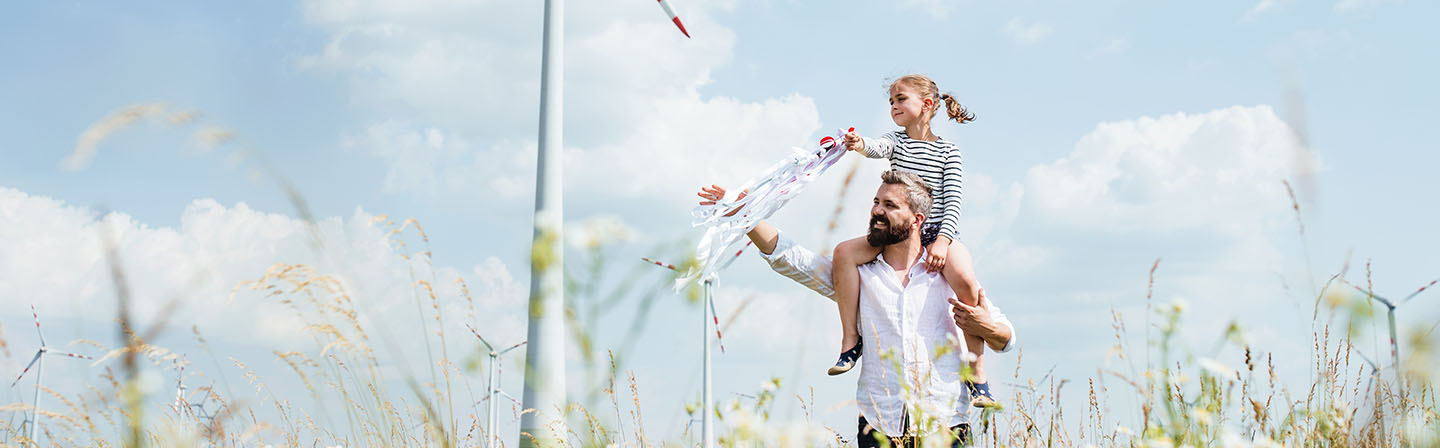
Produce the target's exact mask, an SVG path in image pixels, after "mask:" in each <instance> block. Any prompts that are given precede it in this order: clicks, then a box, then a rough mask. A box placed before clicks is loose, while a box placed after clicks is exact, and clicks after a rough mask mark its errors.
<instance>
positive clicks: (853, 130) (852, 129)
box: [845, 128, 855, 132]
mask: <svg viewBox="0 0 1440 448" xmlns="http://www.w3.org/2000/svg"><path fill="white" fill-rule="evenodd" d="M845 132H855V128H850V130H848V131H845Z"/></svg>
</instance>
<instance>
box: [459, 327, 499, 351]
mask: <svg viewBox="0 0 1440 448" xmlns="http://www.w3.org/2000/svg"><path fill="white" fill-rule="evenodd" d="M465 328H469V329H470V334H473V335H475V338H476V339H479V340H480V343H481V344H485V350H489V351H490V352H492V353H493V352H495V347H493V346H491V345H490V342H489V341H486V340H485V337H483V336H480V332H478V331H475V327H472V326H470V324H465Z"/></svg>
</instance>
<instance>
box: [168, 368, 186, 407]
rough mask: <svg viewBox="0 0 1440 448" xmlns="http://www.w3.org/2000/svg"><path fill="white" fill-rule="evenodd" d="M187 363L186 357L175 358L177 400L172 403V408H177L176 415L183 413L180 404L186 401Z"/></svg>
mask: <svg viewBox="0 0 1440 448" xmlns="http://www.w3.org/2000/svg"><path fill="white" fill-rule="evenodd" d="M185 364H187V362H186V360H184V359H176V360H175V370H176V371H177V372H176V373H175V402H174V403H172V404H171V405H170V408H171V409H173V410H175V416H176V417H180V416H181V415H182V414H181V413H180V405H182V404H184V403H185V391H186V390H187V389H186V387H185Z"/></svg>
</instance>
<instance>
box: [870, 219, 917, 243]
mask: <svg viewBox="0 0 1440 448" xmlns="http://www.w3.org/2000/svg"><path fill="white" fill-rule="evenodd" d="M876 223H880V224H885V228H884V229H877V228H875V224H876ZM904 224H905V225H903V226H896V225H892V224H891V223H890V220H889V219H887V218H885V216H884V215H871V216H870V232H869V233H866V234H865V241H866V242H868V243H870V247H881V246H889V245H891V244H896V243H899V242H901V241H905V240H906V239H907V238H910V223H908V222H907V223H904Z"/></svg>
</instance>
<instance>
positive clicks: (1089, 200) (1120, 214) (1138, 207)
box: [1025, 106, 1297, 236]
mask: <svg viewBox="0 0 1440 448" xmlns="http://www.w3.org/2000/svg"><path fill="white" fill-rule="evenodd" d="M1296 143H1297V142H1296V141H1295V137H1294V132H1293V131H1291V130H1290V128H1289V127H1288V126H1287V125H1286V124H1285V122H1284V121H1283V120H1281V119H1280V117H1278V116H1276V115H1275V112H1274V111H1273V110H1272V109H1271V108H1270V107H1269V106H1257V107H1231V108H1227V109H1221V110H1217V111H1213V112H1209V113H1204V114H1194V115H1191V114H1184V113H1177V114H1173V115H1166V116H1162V117H1159V118H1151V117H1143V118H1140V119H1138V120H1131V121H1123V122H1113V123H1102V124H1100V125H1099V126H1097V127H1096V128H1095V130H1094V131H1092V132H1091V133H1090V134H1088V135H1086V136H1084V137H1083V138H1081V139H1080V141H1079V142H1078V143H1076V145H1075V149H1074V150H1073V151H1072V152H1071V153H1070V154H1068V155H1066V156H1065V157H1063V158H1061V159H1059V160H1056V161H1054V162H1052V163H1049V164H1045V165H1040V166H1036V167H1032V168H1031V169H1030V171H1029V173H1028V174H1027V176H1026V187H1025V191H1026V199H1027V200H1028V201H1029V202H1028V203H1027V205H1029V206H1031V207H1033V211H1034V212H1035V213H1039V214H1043V215H1046V216H1050V217H1052V218H1054V219H1056V222H1057V224H1059V225H1063V226H1066V227H1071V228H1081V229H1085V230H1086V231H1094V232H1104V233H1125V232H1162V233H1165V232H1174V231H1190V230H1195V231H1206V232H1217V233H1222V234H1225V235H1231V236H1240V235H1246V234H1250V233H1252V232H1253V230H1254V225H1255V224H1256V222H1254V221H1252V220H1248V219H1236V218H1237V217H1245V218H1252V217H1260V216H1273V215H1274V214H1275V213H1274V212H1273V210H1275V209H1276V206H1277V205H1281V204H1284V203H1285V200H1286V199H1285V192H1284V188H1283V186H1282V185H1281V184H1280V180H1282V179H1285V178H1286V176H1287V175H1288V174H1289V163H1290V161H1291V160H1292V154H1293V152H1294V145H1295V144H1296Z"/></svg>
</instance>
